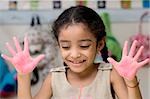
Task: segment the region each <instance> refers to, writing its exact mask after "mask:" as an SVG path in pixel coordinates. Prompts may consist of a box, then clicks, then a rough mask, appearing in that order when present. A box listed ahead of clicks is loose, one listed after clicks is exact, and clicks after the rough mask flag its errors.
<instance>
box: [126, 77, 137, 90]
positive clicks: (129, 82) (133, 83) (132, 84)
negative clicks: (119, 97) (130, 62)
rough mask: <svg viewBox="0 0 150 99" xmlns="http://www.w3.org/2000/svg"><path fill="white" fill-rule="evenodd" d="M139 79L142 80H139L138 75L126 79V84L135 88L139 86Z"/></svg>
mask: <svg viewBox="0 0 150 99" xmlns="http://www.w3.org/2000/svg"><path fill="white" fill-rule="evenodd" d="M139 81H140V80H137V77H135V78H134V79H133V80H127V79H125V83H126V86H127V87H128V88H135V87H138V85H139Z"/></svg>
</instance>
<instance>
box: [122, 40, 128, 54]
mask: <svg viewBox="0 0 150 99" xmlns="http://www.w3.org/2000/svg"><path fill="white" fill-rule="evenodd" d="M127 54H128V41H125V43H124V46H123V52H122V57H124V56H127Z"/></svg>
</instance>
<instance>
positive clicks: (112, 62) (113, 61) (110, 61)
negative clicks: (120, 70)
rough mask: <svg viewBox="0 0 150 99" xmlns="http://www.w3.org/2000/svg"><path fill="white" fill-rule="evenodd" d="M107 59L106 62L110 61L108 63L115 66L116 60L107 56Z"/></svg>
mask: <svg viewBox="0 0 150 99" xmlns="http://www.w3.org/2000/svg"><path fill="white" fill-rule="evenodd" d="M107 60H108V62H109V63H110V64H112V65H113V66H116V65H117V62H116V61H115V60H114V59H113V58H110V57H109V58H107Z"/></svg>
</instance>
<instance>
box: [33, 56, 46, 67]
mask: <svg viewBox="0 0 150 99" xmlns="http://www.w3.org/2000/svg"><path fill="white" fill-rule="evenodd" d="M44 57H45V55H44V54H42V55H40V56H38V57H36V58H35V59H34V61H33V63H32V66H35V65H37V64H38V63H39V62H40V61H41V60H42V59H43V58H44Z"/></svg>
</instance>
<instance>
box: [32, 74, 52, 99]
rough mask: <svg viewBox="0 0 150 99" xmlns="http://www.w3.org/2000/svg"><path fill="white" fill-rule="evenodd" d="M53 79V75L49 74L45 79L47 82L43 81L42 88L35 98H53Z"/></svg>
mask: <svg viewBox="0 0 150 99" xmlns="http://www.w3.org/2000/svg"><path fill="white" fill-rule="evenodd" d="M51 78H52V76H51V73H49V74H48V75H47V77H46V78H45V80H44V81H43V84H42V87H41V88H40V90H39V92H38V93H37V94H36V96H35V98H38V99H48V98H50V97H51V96H52V85H51Z"/></svg>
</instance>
